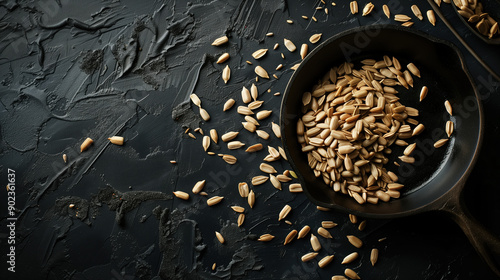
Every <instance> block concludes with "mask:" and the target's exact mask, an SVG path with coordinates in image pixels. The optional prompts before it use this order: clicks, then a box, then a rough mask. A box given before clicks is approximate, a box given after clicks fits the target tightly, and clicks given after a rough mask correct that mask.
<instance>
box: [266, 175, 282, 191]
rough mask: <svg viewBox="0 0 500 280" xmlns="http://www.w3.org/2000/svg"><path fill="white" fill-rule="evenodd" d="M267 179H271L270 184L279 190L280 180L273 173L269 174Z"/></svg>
mask: <svg viewBox="0 0 500 280" xmlns="http://www.w3.org/2000/svg"><path fill="white" fill-rule="evenodd" d="M269 180H270V181H271V184H272V185H273V187H275V188H276V189H278V190H280V191H281V183H280V181H279V180H278V179H277V178H276V176H274V175H273V174H269Z"/></svg>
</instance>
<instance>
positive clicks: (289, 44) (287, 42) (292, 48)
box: [283, 39, 297, 52]
mask: <svg viewBox="0 0 500 280" xmlns="http://www.w3.org/2000/svg"><path fill="white" fill-rule="evenodd" d="M283 43H284V44H285V47H286V48H287V49H288V50H289V51H290V52H294V51H295V50H296V49H297V47H295V44H294V43H293V42H292V41H290V40H288V39H283Z"/></svg>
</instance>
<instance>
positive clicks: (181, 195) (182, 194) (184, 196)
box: [173, 191, 189, 200]
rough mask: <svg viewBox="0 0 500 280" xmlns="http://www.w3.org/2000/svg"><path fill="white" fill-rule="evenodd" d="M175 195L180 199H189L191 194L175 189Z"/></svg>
mask: <svg viewBox="0 0 500 280" xmlns="http://www.w3.org/2000/svg"><path fill="white" fill-rule="evenodd" d="M173 193H174V195H175V196H176V197H178V198H180V199H184V200H188V199H189V194H188V193H186V192H183V191H175V192H173Z"/></svg>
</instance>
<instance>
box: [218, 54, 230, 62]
mask: <svg viewBox="0 0 500 280" xmlns="http://www.w3.org/2000/svg"><path fill="white" fill-rule="evenodd" d="M228 59H229V53H223V54H221V56H219V59H217V64H221V63H224V62H226V61H227V60H228Z"/></svg>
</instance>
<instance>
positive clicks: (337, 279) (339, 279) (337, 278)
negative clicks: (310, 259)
mask: <svg viewBox="0 0 500 280" xmlns="http://www.w3.org/2000/svg"><path fill="white" fill-rule="evenodd" d="M332 280H348V279H347V278H345V277H344V276H343V275H334V276H332Z"/></svg>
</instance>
